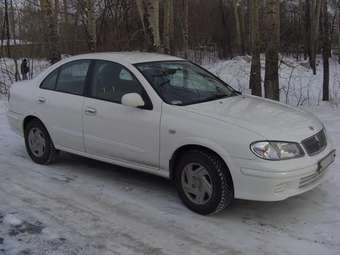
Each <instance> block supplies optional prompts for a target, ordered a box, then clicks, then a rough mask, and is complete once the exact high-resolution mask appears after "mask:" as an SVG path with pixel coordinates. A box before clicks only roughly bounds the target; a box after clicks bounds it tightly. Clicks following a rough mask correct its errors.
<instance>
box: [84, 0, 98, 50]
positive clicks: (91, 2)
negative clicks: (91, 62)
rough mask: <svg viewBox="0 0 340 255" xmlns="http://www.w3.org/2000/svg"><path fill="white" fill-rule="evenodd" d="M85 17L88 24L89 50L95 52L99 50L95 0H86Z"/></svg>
mask: <svg viewBox="0 0 340 255" xmlns="http://www.w3.org/2000/svg"><path fill="white" fill-rule="evenodd" d="M85 16H86V24H87V34H88V45H89V50H90V51H92V52H94V51H96V49H97V23H96V14H95V0H86V6H85Z"/></svg>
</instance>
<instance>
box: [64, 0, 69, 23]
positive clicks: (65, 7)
mask: <svg viewBox="0 0 340 255" xmlns="http://www.w3.org/2000/svg"><path fill="white" fill-rule="evenodd" d="M63 8H64V23H65V25H66V26H67V25H68V5H67V0H63Z"/></svg>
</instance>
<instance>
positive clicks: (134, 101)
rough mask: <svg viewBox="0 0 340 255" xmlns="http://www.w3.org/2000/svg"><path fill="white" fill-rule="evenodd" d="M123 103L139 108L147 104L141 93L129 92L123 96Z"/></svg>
mask: <svg viewBox="0 0 340 255" xmlns="http://www.w3.org/2000/svg"><path fill="white" fill-rule="evenodd" d="M122 105H125V106H130V107H134V108H138V107H143V106H145V102H144V100H143V98H142V97H141V96H140V95H139V94H137V93H129V94H125V95H124V96H122Z"/></svg>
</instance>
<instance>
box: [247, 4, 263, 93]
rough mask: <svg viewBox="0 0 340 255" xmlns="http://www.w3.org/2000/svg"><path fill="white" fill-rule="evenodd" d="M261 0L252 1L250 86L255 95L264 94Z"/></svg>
mask: <svg viewBox="0 0 340 255" xmlns="http://www.w3.org/2000/svg"><path fill="white" fill-rule="evenodd" d="M259 15H260V0H252V1H251V3H250V31H251V50H252V60H251V71H250V81H249V88H250V89H251V90H252V91H251V93H252V94H253V95H255V96H262V86H261V59H260V53H261V40H260V31H259V25H260V20H259Z"/></svg>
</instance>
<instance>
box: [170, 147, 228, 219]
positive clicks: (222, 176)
mask: <svg viewBox="0 0 340 255" xmlns="http://www.w3.org/2000/svg"><path fill="white" fill-rule="evenodd" d="M190 169H191V170H190ZM190 176H191V177H190ZM194 176H196V177H195V178H194ZM190 180H191V182H190ZM175 183H176V188H177V192H178V195H179V197H180V198H181V200H182V202H183V203H184V204H185V205H186V206H187V207H188V208H189V209H190V210H192V211H194V212H196V213H198V214H201V215H208V214H213V213H217V212H220V211H222V210H224V209H225V208H226V207H227V206H229V205H230V204H231V203H232V201H233V200H234V187H233V182H232V178H231V175H230V172H229V170H228V168H227V167H226V165H225V164H224V162H223V161H222V160H221V159H220V158H219V157H218V156H217V155H215V154H213V153H210V152H206V151H202V150H191V151H188V152H186V153H185V154H184V155H183V156H182V157H181V158H180V160H179V162H178V164H177V166H176V172H175ZM209 184H210V185H209ZM209 187H210V188H209Z"/></svg>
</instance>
